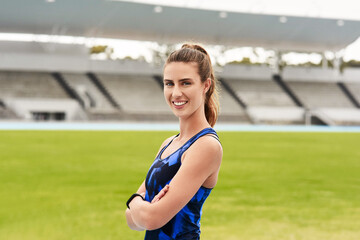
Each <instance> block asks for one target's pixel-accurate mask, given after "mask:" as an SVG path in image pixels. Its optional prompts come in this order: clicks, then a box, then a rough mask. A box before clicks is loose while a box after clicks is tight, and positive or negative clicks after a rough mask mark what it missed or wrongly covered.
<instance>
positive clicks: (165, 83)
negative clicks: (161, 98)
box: [164, 81, 174, 86]
mask: <svg viewBox="0 0 360 240" xmlns="http://www.w3.org/2000/svg"><path fill="white" fill-rule="evenodd" d="M164 85H165V86H174V83H172V82H169V81H166V82H164Z"/></svg>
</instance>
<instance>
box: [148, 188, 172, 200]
mask: <svg viewBox="0 0 360 240" xmlns="http://www.w3.org/2000/svg"><path fill="white" fill-rule="evenodd" d="M168 191H169V185H166V186H165V187H164V188H163V189H161V191H160V192H159V193H158V194H157V195H156V196H155V197H154V199H153V200H152V201H151V203H156V202H158V201H159V200H160V199H161V198H162V197H164V196H165V194H166V193H167V192H168Z"/></svg>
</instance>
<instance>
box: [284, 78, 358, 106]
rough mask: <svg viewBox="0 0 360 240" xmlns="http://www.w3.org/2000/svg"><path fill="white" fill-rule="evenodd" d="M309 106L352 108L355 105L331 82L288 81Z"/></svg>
mask: <svg viewBox="0 0 360 240" xmlns="http://www.w3.org/2000/svg"><path fill="white" fill-rule="evenodd" d="M287 84H288V85H289V86H290V88H291V89H292V90H293V91H294V92H295V94H296V95H297V96H298V97H299V98H300V100H301V101H302V102H303V103H304V104H305V106H306V107H307V108H310V109H314V108H352V107H353V105H352V103H351V102H350V101H349V99H348V98H347V97H346V95H345V94H344V93H343V92H342V91H341V89H340V88H339V87H338V86H337V85H336V83H331V82H305V81H302V82H300V81H299V82H292V81H291V82H290V81H289V82H287Z"/></svg>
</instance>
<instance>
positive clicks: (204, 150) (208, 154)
mask: <svg viewBox="0 0 360 240" xmlns="http://www.w3.org/2000/svg"><path fill="white" fill-rule="evenodd" d="M222 155H223V149H222V146H221V144H220V142H219V140H218V139H216V138H215V137H214V136H213V135H210V134H208V135H205V136H202V137H201V138H199V139H198V140H196V142H195V143H194V144H193V146H191V147H190V148H189V149H188V151H187V152H186V156H184V157H191V158H194V159H199V160H201V162H202V164H211V165H215V166H220V163H221V160H222ZM195 161H196V160H195Z"/></svg>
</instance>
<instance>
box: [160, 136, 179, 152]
mask: <svg viewBox="0 0 360 240" xmlns="http://www.w3.org/2000/svg"><path fill="white" fill-rule="evenodd" d="M175 136H176V135H173V136H171V137H169V138H167V139H165V141H164V142H163V143H162V144H161V146H160V148H159V151H158V152H157V154H156V155H158V154H159V153H160V151H161V149H163V148H164V147H165V146H166V145H167V144H168V143H169V142H170V141H171V140H172V139H173V138H174V137H175Z"/></svg>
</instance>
